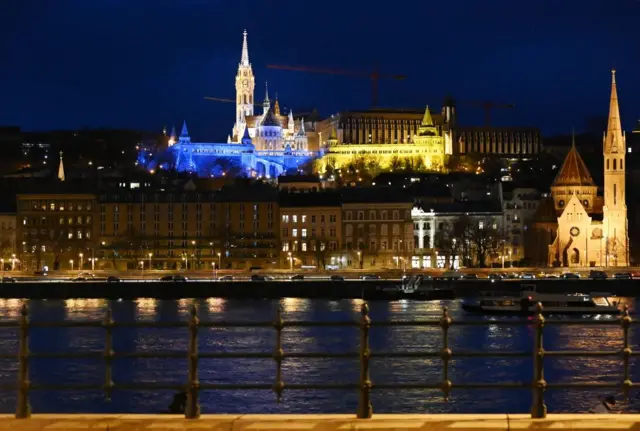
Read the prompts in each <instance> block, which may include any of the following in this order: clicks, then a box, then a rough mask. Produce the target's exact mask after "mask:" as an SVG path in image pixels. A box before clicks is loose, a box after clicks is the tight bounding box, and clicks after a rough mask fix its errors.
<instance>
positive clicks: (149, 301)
mask: <svg viewBox="0 0 640 431" xmlns="http://www.w3.org/2000/svg"><path fill="white" fill-rule="evenodd" d="M157 304H158V300H157V299H155V298H138V299H136V307H137V314H138V316H140V317H142V318H145V317H154V316H155V314H156V307H157Z"/></svg>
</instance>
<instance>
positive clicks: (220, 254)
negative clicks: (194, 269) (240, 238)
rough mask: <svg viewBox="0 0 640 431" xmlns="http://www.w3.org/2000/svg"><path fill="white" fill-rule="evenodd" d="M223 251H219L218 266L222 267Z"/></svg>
mask: <svg viewBox="0 0 640 431" xmlns="http://www.w3.org/2000/svg"><path fill="white" fill-rule="evenodd" d="M221 262H222V253H220V252H218V268H220V269H222V265H221Z"/></svg>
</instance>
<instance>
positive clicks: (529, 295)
mask: <svg viewBox="0 0 640 431" xmlns="http://www.w3.org/2000/svg"><path fill="white" fill-rule="evenodd" d="M538 303H541V304H542V313H543V314H619V313H620V310H619V305H618V302H617V301H616V299H615V298H614V297H611V295H610V294H608V293H592V294H585V293H539V292H536V291H535V290H529V289H525V290H522V291H521V292H520V294H519V295H514V294H511V295H509V294H505V293H485V294H481V295H480V296H479V297H478V298H476V299H475V300H473V301H471V302H465V303H463V304H462V309H463V310H464V311H466V312H468V313H479V314H524V315H532V314H536V312H537V311H536V304H538Z"/></svg>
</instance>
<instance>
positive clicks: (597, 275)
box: [589, 270, 607, 280]
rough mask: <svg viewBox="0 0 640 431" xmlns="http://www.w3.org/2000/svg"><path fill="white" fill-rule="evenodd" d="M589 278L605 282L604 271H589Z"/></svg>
mask: <svg viewBox="0 0 640 431" xmlns="http://www.w3.org/2000/svg"><path fill="white" fill-rule="evenodd" d="M589 278H590V279H591V280H606V279H607V273H606V272H604V271H598V270H591V271H589Z"/></svg>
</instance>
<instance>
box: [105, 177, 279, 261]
mask: <svg viewBox="0 0 640 431" xmlns="http://www.w3.org/2000/svg"><path fill="white" fill-rule="evenodd" d="M98 205H99V209H98V211H99V212H98V217H97V219H98V220H97V229H96V230H97V234H98V246H97V250H98V255H97V256H98V257H99V259H100V263H99V268H100V269H116V270H125V269H129V270H131V269H140V270H144V268H147V269H149V268H151V269H175V270H178V269H189V270H214V269H248V268H249V267H251V266H260V267H265V268H270V267H271V268H273V267H277V263H278V262H277V260H278V235H277V233H278V217H279V213H278V202H277V197H276V194H275V191H273V190H271V189H270V188H269V189H266V188H265V189H263V190H261V191H255V190H242V189H238V188H223V189H222V190H221V191H220V192H216V193H198V192H196V191H186V190H185V191H174V192H166V193H149V194H145V193H132V192H126V193H102V194H100V196H99V198H98Z"/></svg>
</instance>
